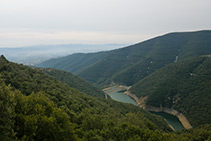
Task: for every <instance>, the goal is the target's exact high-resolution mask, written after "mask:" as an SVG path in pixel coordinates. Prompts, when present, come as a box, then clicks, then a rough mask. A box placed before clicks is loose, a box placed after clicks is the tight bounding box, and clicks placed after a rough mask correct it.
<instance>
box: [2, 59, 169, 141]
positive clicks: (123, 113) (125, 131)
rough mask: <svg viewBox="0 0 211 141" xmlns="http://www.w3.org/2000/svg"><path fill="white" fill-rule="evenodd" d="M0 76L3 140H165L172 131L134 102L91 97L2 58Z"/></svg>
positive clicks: (47, 76)
mask: <svg viewBox="0 0 211 141" xmlns="http://www.w3.org/2000/svg"><path fill="white" fill-rule="evenodd" d="M0 79H1V80H0V83H1V85H0V87H1V88H0V110H1V115H0V123H1V126H0V128H1V132H0V137H1V139H5V140H12V139H18V140H39V139H41V138H42V139H43V140H46V139H48V140H79V139H83V140H128V139H131V140H133V139H140V138H143V139H157V140H162V139H166V138H167V135H165V133H163V131H170V129H169V128H168V126H167V124H166V123H165V122H164V120H162V119H161V118H158V117H157V116H154V115H152V114H150V113H148V112H145V111H144V110H142V109H140V108H138V107H136V106H133V105H130V104H123V103H119V102H115V101H112V100H103V99H102V100H100V99H96V98H94V97H91V96H88V95H86V94H84V93H81V92H80V91H78V90H75V89H73V88H70V87H69V86H67V85H65V84H63V83H61V82H59V81H58V80H56V79H54V78H52V77H50V76H49V75H47V74H44V73H42V72H41V71H40V70H38V69H34V68H29V67H26V66H23V65H18V64H15V63H11V62H9V61H7V60H6V59H5V58H4V57H3V56H2V57H1V58H0ZM158 130H159V131H158ZM168 136H170V135H168Z"/></svg>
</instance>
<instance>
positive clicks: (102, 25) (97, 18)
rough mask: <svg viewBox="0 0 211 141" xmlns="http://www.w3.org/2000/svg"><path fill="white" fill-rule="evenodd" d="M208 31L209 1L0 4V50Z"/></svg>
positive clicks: (19, 0)
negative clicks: (1, 48)
mask: <svg viewBox="0 0 211 141" xmlns="http://www.w3.org/2000/svg"><path fill="white" fill-rule="evenodd" d="M202 29H211V0H0V47H12V46H25V45H38V44H69V43H83V44H104V43H131V44H132V43H137V42H140V41H143V40H145V39H148V38H151V37H154V36H157V35H161V34H165V33H168V32H173V31H194V30H202Z"/></svg>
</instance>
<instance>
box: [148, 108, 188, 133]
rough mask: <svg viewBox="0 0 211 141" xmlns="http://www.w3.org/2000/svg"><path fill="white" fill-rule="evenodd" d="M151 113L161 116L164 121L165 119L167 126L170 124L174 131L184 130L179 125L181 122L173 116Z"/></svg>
mask: <svg viewBox="0 0 211 141" xmlns="http://www.w3.org/2000/svg"><path fill="white" fill-rule="evenodd" d="M151 113H153V114H156V115H159V116H162V117H163V118H164V119H166V121H167V122H168V124H170V125H171V126H172V127H173V128H174V129H175V130H176V131H178V130H182V129H185V128H184V127H183V125H182V124H181V122H180V121H179V119H178V118H177V117H176V116H174V115H171V114H168V113H165V112H151Z"/></svg>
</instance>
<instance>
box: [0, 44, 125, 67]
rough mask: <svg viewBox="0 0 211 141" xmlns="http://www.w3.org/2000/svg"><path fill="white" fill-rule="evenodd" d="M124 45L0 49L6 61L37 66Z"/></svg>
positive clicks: (41, 46) (75, 45) (40, 46)
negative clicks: (66, 57) (54, 59)
mask: <svg viewBox="0 0 211 141" xmlns="http://www.w3.org/2000/svg"><path fill="white" fill-rule="evenodd" d="M123 46H125V44H102V45H100V44H99V45H98V44H93V45H92V44H66V45H37V46H28V47H16V48H6V47H5V48H0V53H1V54H4V56H5V57H7V59H8V60H10V61H13V62H16V63H22V64H25V65H35V64H39V63H41V62H43V61H45V60H48V59H51V58H57V57H61V56H65V55H69V54H73V53H80V52H84V53H90V52H96V51H102V50H112V49H116V48H120V47H123Z"/></svg>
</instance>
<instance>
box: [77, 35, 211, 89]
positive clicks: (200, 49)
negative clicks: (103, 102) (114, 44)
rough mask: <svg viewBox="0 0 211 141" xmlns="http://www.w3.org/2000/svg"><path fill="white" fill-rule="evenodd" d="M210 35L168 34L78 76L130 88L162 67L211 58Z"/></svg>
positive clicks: (123, 51) (114, 55) (116, 53)
mask: <svg viewBox="0 0 211 141" xmlns="http://www.w3.org/2000/svg"><path fill="white" fill-rule="evenodd" d="M210 46H211V31H198V32H181V33H170V34H166V35H164V36H160V37H156V38H153V39H150V40H147V41H144V42H141V43H138V44H135V45H132V46H129V47H125V48H121V49H118V50H115V51H114V52H113V53H112V54H110V55H108V56H107V57H105V58H104V59H103V60H101V61H100V62H98V63H96V64H95V65H92V66H91V67H89V68H88V69H86V70H84V71H82V72H81V73H79V74H78V75H79V76H81V77H82V78H84V79H86V80H88V81H90V82H92V83H96V84H98V85H101V86H102V85H105V84H109V83H111V82H112V81H114V82H116V83H119V84H124V85H133V84H134V83H136V82H137V81H139V80H140V79H142V78H144V77H145V76H147V75H149V74H151V73H152V72H154V71H155V70H157V69H159V68H161V67H163V66H165V65H166V64H169V63H172V62H174V61H178V60H180V59H183V58H186V57H189V56H195V55H204V54H211V49H210Z"/></svg>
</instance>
